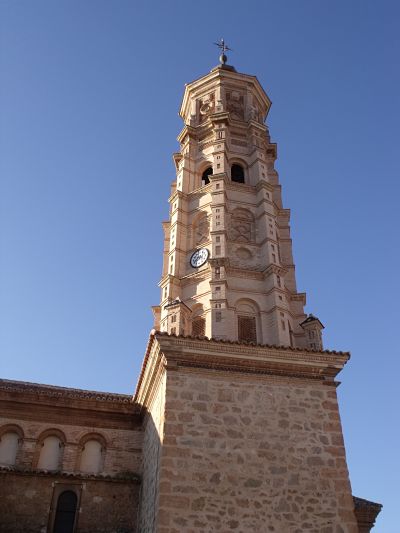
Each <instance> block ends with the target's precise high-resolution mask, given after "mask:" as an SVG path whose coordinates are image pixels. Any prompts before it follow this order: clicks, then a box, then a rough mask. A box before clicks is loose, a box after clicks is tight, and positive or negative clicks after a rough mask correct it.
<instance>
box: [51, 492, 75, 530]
mask: <svg viewBox="0 0 400 533" xmlns="http://www.w3.org/2000/svg"><path fill="white" fill-rule="evenodd" d="M77 503H78V497H77V495H76V494H75V492H73V491H72V490H65V491H64V492H62V493H61V494H60V496H59V497H58V500H57V508H56V516H55V519H54V526H53V533H73V531H74V525H75V516H76V507H77Z"/></svg>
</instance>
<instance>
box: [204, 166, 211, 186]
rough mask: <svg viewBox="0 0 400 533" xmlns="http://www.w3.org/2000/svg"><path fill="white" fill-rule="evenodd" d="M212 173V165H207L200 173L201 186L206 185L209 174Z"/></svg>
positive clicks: (208, 181) (208, 180)
mask: <svg viewBox="0 0 400 533" xmlns="http://www.w3.org/2000/svg"><path fill="white" fill-rule="evenodd" d="M212 174H213V169H212V167H207V168H206V169H205V171H204V172H203V174H202V175H201V186H202V187H204V185H208V184H209V183H210V176H212Z"/></svg>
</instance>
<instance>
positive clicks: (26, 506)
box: [0, 472, 139, 533]
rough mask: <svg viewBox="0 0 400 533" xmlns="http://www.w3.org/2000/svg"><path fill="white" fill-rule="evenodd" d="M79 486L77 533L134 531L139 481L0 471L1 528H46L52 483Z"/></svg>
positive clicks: (25, 531) (13, 531) (16, 531)
mask: <svg viewBox="0 0 400 533" xmlns="http://www.w3.org/2000/svg"><path fill="white" fill-rule="evenodd" d="M71 483H74V486H77V484H78V485H79V487H80V488H81V498H80V503H79V507H80V512H79V513H78V523H77V531H79V533H110V532H118V533H135V532H136V518H137V511H138V502H139V484H136V483H133V482H129V481H120V482H116V481H107V480H85V479H83V480H80V481H79V480H77V479H76V478H75V479H74V480H71V479H66V478H64V477H61V476H57V475H54V476H53V475H46V476H44V475H43V476H38V475H28V474H21V473H11V472H7V473H0V531H1V532H2V533H45V532H46V531H48V529H47V528H48V525H49V520H50V514H51V512H50V506H51V502H52V499H53V491H54V486H55V485H56V484H61V486H65V487H66V488H68V487H70V486H71Z"/></svg>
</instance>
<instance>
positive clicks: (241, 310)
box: [236, 300, 259, 343]
mask: <svg viewBox="0 0 400 533" xmlns="http://www.w3.org/2000/svg"><path fill="white" fill-rule="evenodd" d="M236 312H237V321H238V340H239V341H242V342H254V343H257V322H258V315H259V313H258V308H257V304H256V303H255V302H253V301H250V300H240V301H239V302H237V303H236Z"/></svg>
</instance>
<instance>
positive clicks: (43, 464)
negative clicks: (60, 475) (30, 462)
mask: <svg viewBox="0 0 400 533" xmlns="http://www.w3.org/2000/svg"><path fill="white" fill-rule="evenodd" d="M65 443H66V438H65V435H64V433H63V432H62V431H61V430H59V429H56V428H49V429H47V430H46V431H44V432H43V433H41V435H40V436H39V439H38V441H37V448H36V454H35V459H34V466H36V467H37V468H38V469H40V470H50V471H55V470H61V469H62V461H63V455H64V446H65Z"/></svg>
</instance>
